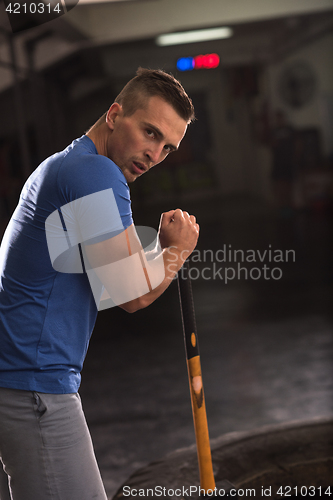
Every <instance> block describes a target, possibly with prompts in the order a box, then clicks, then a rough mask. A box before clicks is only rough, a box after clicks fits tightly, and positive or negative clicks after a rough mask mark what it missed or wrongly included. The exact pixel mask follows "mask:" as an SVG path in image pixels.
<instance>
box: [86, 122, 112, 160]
mask: <svg viewBox="0 0 333 500" xmlns="http://www.w3.org/2000/svg"><path fill="white" fill-rule="evenodd" d="M108 132H109V128H108V126H107V125H106V123H102V124H101V125H99V124H98V122H97V123H96V124H95V125H93V126H92V127H91V129H90V130H88V132H87V133H86V136H88V137H89V139H91V140H92V141H93V143H94V144H95V146H96V149H97V153H98V154H99V155H103V156H107V147H106V144H107V133H108Z"/></svg>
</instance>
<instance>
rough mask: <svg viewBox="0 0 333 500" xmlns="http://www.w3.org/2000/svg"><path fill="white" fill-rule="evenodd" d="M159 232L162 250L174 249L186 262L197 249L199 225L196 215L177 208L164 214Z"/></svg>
mask: <svg viewBox="0 0 333 500" xmlns="http://www.w3.org/2000/svg"><path fill="white" fill-rule="evenodd" d="M158 232H159V238H160V244H161V247H162V249H164V248H169V247H170V248H171V247H172V248H173V249H175V250H176V252H177V253H178V254H179V255H180V256H181V258H182V260H184V261H185V260H186V259H187V257H188V256H189V255H190V254H191V253H192V252H193V250H194V249H195V247H196V244H197V241H198V237H199V224H197V223H196V218H195V217H194V215H189V214H188V213H187V212H183V211H182V210H180V209H179V208H177V210H170V211H169V212H165V213H163V214H162V216H161V221H160V227H159V231H158Z"/></svg>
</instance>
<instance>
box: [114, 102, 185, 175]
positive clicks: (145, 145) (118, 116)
mask: <svg viewBox="0 0 333 500" xmlns="http://www.w3.org/2000/svg"><path fill="white" fill-rule="evenodd" d="M107 124H108V127H109V129H110V133H109V135H108V139H107V145H106V147H107V156H108V158H110V159H111V160H112V161H114V162H115V164H116V165H118V167H119V168H120V169H121V170H122V172H123V174H124V176H125V178H126V180H127V182H134V181H135V179H137V178H138V177H140V176H141V175H142V174H144V173H145V172H147V171H148V170H149V169H150V168H152V167H153V166H154V165H157V164H158V163H160V162H161V161H163V160H164V159H165V158H166V156H167V155H168V154H169V153H171V152H172V151H176V150H177V149H178V147H179V144H180V142H181V140H182V138H183V137H184V135H185V132H186V129H187V122H186V121H185V120H184V119H183V118H181V117H180V116H179V115H178V113H177V112H176V111H175V110H174V109H173V107H172V106H171V105H170V104H168V103H167V102H166V101H164V100H163V99H162V98H160V97H156V96H153V97H150V98H149V99H148V100H147V104H146V106H145V108H142V109H137V110H136V111H135V113H133V114H132V115H131V116H124V112H123V109H122V107H121V106H120V105H119V104H117V103H114V104H113V105H112V106H111V108H110V109H109V111H108V114H107Z"/></svg>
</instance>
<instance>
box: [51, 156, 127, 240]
mask: <svg viewBox="0 0 333 500" xmlns="http://www.w3.org/2000/svg"><path fill="white" fill-rule="evenodd" d="M58 183H59V188H60V189H61V191H62V194H63V199H64V201H66V203H64V205H63V206H62V207H61V209H60V210H61V215H62V218H63V223H64V225H65V227H66V231H67V237H68V239H69V242H70V245H71V246H72V245H76V244H78V243H83V242H84V243H88V244H91V243H95V242H98V241H103V240H105V239H108V238H110V237H113V236H115V235H116V234H119V233H120V232H122V231H123V230H124V229H126V228H127V227H129V226H130V225H131V224H132V223H133V218H132V210H131V200H130V193H129V188H128V185H127V182H126V179H125V177H124V175H123V173H122V172H121V170H120V169H119V167H118V166H117V165H116V164H115V163H113V162H112V161H111V160H109V159H108V158H106V157H105V156H102V155H96V154H86V155H80V156H79V157H77V158H74V161H73V158H71V159H70V161H68V162H66V159H65V161H64V162H63V164H62V166H61V169H60V171H59V176H58Z"/></svg>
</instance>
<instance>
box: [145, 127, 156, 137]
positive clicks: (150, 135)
mask: <svg viewBox="0 0 333 500" xmlns="http://www.w3.org/2000/svg"><path fill="white" fill-rule="evenodd" d="M146 133H147V135H148V136H149V137H152V138H154V137H155V132H154V131H153V130H150V129H147V130H146Z"/></svg>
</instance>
